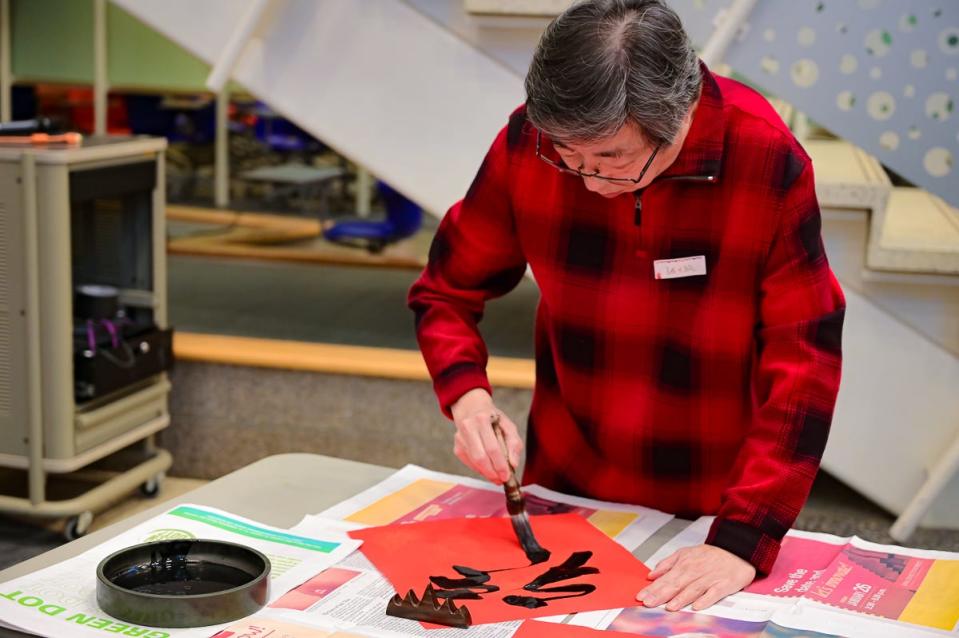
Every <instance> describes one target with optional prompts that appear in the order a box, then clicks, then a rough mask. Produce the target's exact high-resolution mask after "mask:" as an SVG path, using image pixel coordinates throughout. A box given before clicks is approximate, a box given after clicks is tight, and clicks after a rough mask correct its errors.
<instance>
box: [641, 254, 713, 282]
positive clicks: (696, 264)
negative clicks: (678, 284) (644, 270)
mask: <svg viewBox="0 0 959 638" xmlns="http://www.w3.org/2000/svg"><path fill="white" fill-rule="evenodd" d="M705 274H706V256H705V255H696V256H695V257H679V258H678V259H657V260H656V261H654V262H653V275H654V276H655V277H656V279H679V278H680V277H698V276H700V275H705Z"/></svg>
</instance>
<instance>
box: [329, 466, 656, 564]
mask: <svg viewBox="0 0 959 638" xmlns="http://www.w3.org/2000/svg"><path fill="white" fill-rule="evenodd" d="M523 493H524V494H525V495H526V506H527V512H528V513H529V514H531V515H534V514H558V513H565V512H574V513H577V514H580V515H582V516H584V517H585V518H586V519H587V520H588V521H589V522H590V523H592V524H593V525H595V526H596V527H598V528H599V529H600V530H602V531H603V532H604V533H605V534H606V535H607V536H609V537H610V538H613V539H614V540H616V541H617V542H618V543H620V544H621V545H623V546H624V547H626V548H627V549H628V550H630V551H633V550H635V549H636V548H637V547H639V546H640V545H641V544H642V543H643V542H644V541H646V540H647V539H648V538H649V537H650V536H652V535H653V534H654V533H655V532H656V530H658V529H659V528H661V527H662V526H663V525H665V524H666V523H668V522H669V521H670V520H672V518H673V516H672V515H671V514H666V513H664V512H660V511H658V510H654V509H650V508H648V507H640V506H638V505H623V504H621V503H609V502H605V501H596V500H592V499H586V498H579V497H576V496H568V495H565V494H560V493H559V492H553V491H552V490H548V489H546V488H544V487H540V486H538V485H527V486H524V487H523ZM505 515H506V500H505V498H504V496H503V488H502V487H499V486H497V485H493V484H491V483H487V482H485V481H480V480H477V479H471V478H466V477H462V476H455V475H452V474H443V473H441V472H433V471H431V470H427V469H424V468H422V467H419V466H416V465H407V466H406V467H404V468H403V469H401V470H399V471H398V472H396V473H395V474H393V475H391V476H390V477H388V478H387V479H385V480H384V481H382V482H381V483H379V484H377V485H374V486H373V487H371V488H369V489H368V490H366V491H364V492H361V493H360V494H358V495H357V496H354V497H353V498H350V499H347V500H345V501H343V502H342V503H339V504H337V505H334V506H333V507H331V508H329V509H327V510H324V511H323V512H321V513H320V516H324V517H326V518H335V519H341V520H344V521H349V522H353V523H360V524H363V525H371V526H374V525H388V524H391V523H411V522H419V521H424V520H430V519H441V518H455V517H477V518H485V517H489V516H505Z"/></svg>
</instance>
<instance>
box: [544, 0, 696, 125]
mask: <svg viewBox="0 0 959 638" xmlns="http://www.w3.org/2000/svg"><path fill="white" fill-rule="evenodd" d="M701 83H702V73H701V71H700V68H699V58H698V56H697V55H696V51H695V50H694V49H693V46H692V44H691V43H690V41H689V38H688V37H687V36H686V32H685V31H684V30H683V25H682V22H680V20H679V16H677V15H676V13H675V12H674V11H673V10H672V9H670V8H669V7H668V6H667V5H666V4H665V2H663V1H662V0H586V1H584V2H578V3H576V4H574V5H573V6H571V7H570V8H569V9H567V10H566V11H565V12H563V13H562V14H561V15H559V16H558V17H557V18H556V19H555V20H553V21H552V22H551V23H550V24H549V26H548V27H546V31H545V32H544V33H543V36H542V37H541V38H540V41H539V44H538V45H537V46H536V52H535V53H534V54H533V61H532V63H531V64H530V69H529V73H527V75H526V96H527V97H526V114H527V117H528V118H529V120H530V122H532V123H533V125H534V126H536V127H537V128H539V129H540V130H541V131H543V132H544V133H546V134H547V135H549V136H550V137H553V138H555V139H558V140H563V141H575V142H592V141H596V140H598V139H601V138H604V137H608V136H609V135H613V134H614V133H616V132H617V131H618V130H619V129H620V128H621V127H622V126H623V125H624V124H625V123H626V122H628V121H631V122H633V123H634V124H636V125H638V126H639V128H640V131H641V132H642V133H643V135H644V136H645V137H646V139H647V140H649V141H650V142H652V143H654V144H670V143H672V142H673V140H674V139H675V138H676V135H677V133H678V132H679V129H680V128H681V126H682V124H683V119H684V118H685V117H686V114H687V113H688V112H689V109H690V107H691V106H692V105H693V103H694V102H695V101H696V99H697V98H698V96H699V89H700V85H701Z"/></svg>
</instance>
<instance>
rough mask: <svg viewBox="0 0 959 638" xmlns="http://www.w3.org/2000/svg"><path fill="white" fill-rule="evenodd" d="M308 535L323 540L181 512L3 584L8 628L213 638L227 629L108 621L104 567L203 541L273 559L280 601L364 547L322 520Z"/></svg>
mask: <svg viewBox="0 0 959 638" xmlns="http://www.w3.org/2000/svg"><path fill="white" fill-rule="evenodd" d="M304 529H309V530H310V531H312V532H315V533H312V534H310V535H309V536H306V535H298V534H295V533H290V532H289V531H287V530H282V529H278V528H275V527H270V526H268V525H263V524H261V523H257V522H255V521H252V520H249V519H246V518H242V517H240V516H236V515H233V514H230V513H229V512H224V511H222V510H218V509H215V508H211V507H203V506H199V505H178V506H176V507H174V508H171V509H170V510H168V511H167V512H165V513H163V514H160V515H159V516H156V517H154V518H152V519H150V520H148V521H145V522H143V523H141V524H140V525H137V526H136V527H133V528H131V529H129V530H127V531H126V532H123V533H121V534H119V535H118V536H116V537H115V538H112V539H110V540H109V541H107V542H105V543H103V544H101V545H98V546H96V547H94V548H92V549H90V550H88V551H86V552H84V553H83V554H80V555H79V556H76V557H74V558H71V559H69V560H66V561H64V562H62V563H58V564H56V565H52V566H50V567H47V568H46V569H42V570H39V571H37V572H34V573H32V574H27V575H25V576H21V577H19V578H15V579H13V580H11V581H8V582H6V583H2V584H0V625H5V626H8V627H13V628H16V629H20V630H23V631H28V632H32V633H35V634H39V635H43V636H51V637H58V638H59V637H61V636H67V635H69V636H80V637H82V636H91V637H93V636H106V635H110V634H114V635H118V636H133V637H138V638H200V637H206V636H210V635H212V634H214V633H216V632H217V631H218V629H219V628H220V627H218V626H212V627H203V628H198V629H162V628H153V627H143V626H137V625H134V624H130V623H125V622H120V621H119V620H116V619H114V618H111V617H110V616H108V615H106V614H105V613H104V612H103V611H102V610H101V609H100V608H99V607H98V605H97V600H96V583H97V579H96V568H97V565H98V564H99V563H100V561H101V560H102V559H104V558H106V557H107V556H109V555H110V554H112V553H113V552H115V551H117V550H120V549H123V548H126V547H130V546H132V545H138V544H140V543H146V542H150V541H159V540H173V539H193V538H202V539H210V540H222V541H229V542H234V543H239V544H242V545H246V546H249V547H252V548H254V549H257V550H259V551H261V552H263V553H264V554H265V555H266V556H267V557H268V558H269V560H270V564H271V572H270V577H271V580H270V600H271V601H272V600H276V599H277V598H279V597H280V596H282V595H283V594H284V593H286V592H287V591H289V590H290V589H292V588H293V587H296V586H297V585H299V584H300V583H302V582H304V581H305V580H308V579H309V578H310V577H311V576H313V575H314V574H316V573H318V572H320V571H322V570H323V569H324V568H325V567H327V566H330V565H332V564H334V563H336V562H338V561H339V560H341V559H342V558H344V557H346V556H348V555H349V554H350V553H351V552H353V550H355V549H356V548H357V547H359V545H360V543H359V542H358V541H355V540H353V539H351V538H348V537H347V536H345V535H343V534H342V533H339V532H335V531H333V532H330V533H327V534H324V533H322V532H323V523H322V521H317V520H314V521H312V522H311V523H310V524H309V525H307V526H304Z"/></svg>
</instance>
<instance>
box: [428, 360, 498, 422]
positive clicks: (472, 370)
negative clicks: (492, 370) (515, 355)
mask: <svg viewBox="0 0 959 638" xmlns="http://www.w3.org/2000/svg"><path fill="white" fill-rule="evenodd" d="M476 388H482V389H483V390H486V391H487V392H489V393H490V394H493V389H492V387H491V386H490V384H489V379H488V378H487V376H486V370H485V369H484V368H482V367H480V366H478V365H476V364H475V363H457V364H454V365H452V366H450V367H449V368H447V369H445V370H443V371H442V372H440V373H439V374H437V375H436V378H434V379H433V390H434V391H435V392H436V397H437V398H438V399H439V402H440V409H441V410H442V411H443V414H445V415H446V417H447V418H448V419H452V418H453V414H452V412H451V411H450V408H451V407H452V406H453V404H454V403H456V401H457V400H459V398H460V397H461V396H463V395H464V394H466V393H467V392H469V391H470V390H474V389H476Z"/></svg>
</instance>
